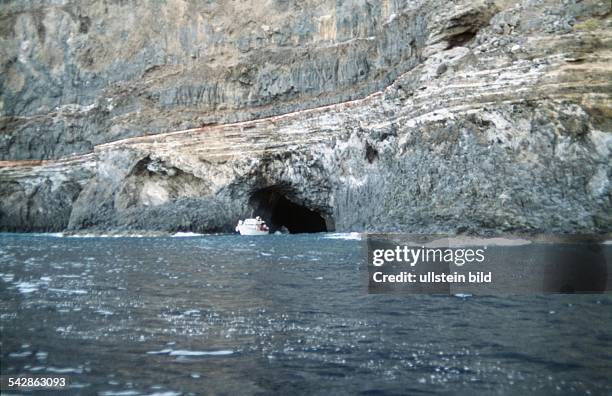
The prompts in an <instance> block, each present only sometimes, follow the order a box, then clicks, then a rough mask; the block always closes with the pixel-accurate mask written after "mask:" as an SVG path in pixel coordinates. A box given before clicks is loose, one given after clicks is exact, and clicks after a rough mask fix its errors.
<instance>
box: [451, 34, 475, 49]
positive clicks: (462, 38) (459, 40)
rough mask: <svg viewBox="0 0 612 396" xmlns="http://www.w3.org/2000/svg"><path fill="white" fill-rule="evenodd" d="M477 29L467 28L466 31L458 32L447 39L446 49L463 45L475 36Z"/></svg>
mask: <svg viewBox="0 0 612 396" xmlns="http://www.w3.org/2000/svg"><path fill="white" fill-rule="evenodd" d="M477 33H478V32H477V31H471V30H468V31H467V32H463V33H458V34H455V35H454V36H452V37H450V38H449V39H448V44H447V45H446V49H447V50H448V49H451V48H455V47H460V46H464V45H465V44H467V43H469V42H470V41H472V39H473V38H474V37H476V34H477Z"/></svg>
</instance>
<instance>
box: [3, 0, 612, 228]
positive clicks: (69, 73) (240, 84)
mask: <svg viewBox="0 0 612 396" xmlns="http://www.w3.org/2000/svg"><path fill="white" fill-rule="evenodd" d="M243 3H244V4H243ZM130 20H132V22H129V21H130ZM2 21H5V22H6V23H4V24H3V28H2V31H1V33H2V40H3V42H2V46H0V48H1V51H3V52H4V53H3V56H2V62H3V64H2V67H3V69H2V70H3V72H2V77H1V80H0V82H1V83H2V90H1V92H0V95H1V100H2V102H0V111H1V112H2V134H1V135H0V139H2V140H1V141H0V155H1V156H2V158H3V159H6V160H11V161H13V162H5V163H4V164H3V165H2V168H0V194H1V195H2V198H3V199H2V202H1V203H0V216H1V217H0V227H2V228H3V229H5V230H42V229H45V230H60V229H65V228H68V229H73V230H80V229H99V230H108V229H120V230H163V231H176V230H190V231H199V232H225V231H231V230H233V227H234V226H235V223H236V221H237V220H238V219H239V218H244V217H245V216H250V215H253V214H260V215H262V216H263V217H264V218H265V219H266V220H267V221H268V222H269V223H270V224H271V225H272V226H273V227H274V228H275V229H283V230H284V229H288V230H289V231H294V232H302V231H304V232H305V231H332V230H336V231H391V230H394V231H397V230H401V231H411V232H449V233H455V232H477V233H497V232H523V231H527V232H529V231H532V232H535V231H537V232H563V233H572V232H587V233H591V232H597V233H599V232H610V231H612V194H611V190H610V173H611V172H612V171H611V167H610V163H612V161H611V155H610V152H611V150H612V135H611V125H612V122H611V121H610V119H611V118H610V116H611V115H612V110H611V92H612V83H611V81H612V67H611V66H610V65H612V62H611V59H610V58H611V54H612V52H611V48H612V46H611V43H612V29H611V22H610V3H609V2H606V1H580V2H575V1H564V2H560V1H523V2H520V1H517V2H513V1H491V2H473V1H459V2H454V3H449V2H446V1H412V2H411V1H406V2H399V1H382V2H366V1H357V0H355V1H344V2H341V1H336V2H331V1H301V2H293V1H270V2H260V1H252V2H229V1H223V2H208V3H198V5H190V4H187V3H184V2H168V6H167V7H159V6H153V5H150V4H148V3H138V2H137V3H136V4H126V5H121V3H120V4H118V5H117V4H111V3H103V2H91V3H86V2H78V3H76V2H75V3H72V2H66V3H65V4H64V3H62V4H59V5H58V4H55V3H53V4H51V3H49V4H43V5H40V3H36V5H34V4H29V3H28V2H13V3H9V4H7V5H4V6H3V10H2ZM188 128H193V129H189V130H187V129H188ZM125 138H127V139H125ZM71 153H76V154H78V155H75V156H72V155H70V154H71ZM58 158H63V159H61V160H52V161H47V162H42V163H40V164H39V163H24V162H20V161H16V160H25V159H29V160H36V159H58Z"/></svg>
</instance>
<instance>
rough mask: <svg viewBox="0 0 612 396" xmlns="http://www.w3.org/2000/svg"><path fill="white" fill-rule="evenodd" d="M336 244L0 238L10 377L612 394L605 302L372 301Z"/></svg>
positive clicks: (199, 385) (88, 387)
mask: <svg viewBox="0 0 612 396" xmlns="http://www.w3.org/2000/svg"><path fill="white" fill-rule="evenodd" d="M330 237H334V235H329V234H310V235H279V236H266V237H251V238H249V237H240V236H204V237H194V238H59V237H52V236H28V235H10V234H5V235H1V236H0V274H1V275H0V279H1V280H0V298H1V303H0V320H1V322H0V325H1V327H0V330H1V342H2V344H1V363H2V364H1V373H2V374H10V375H14V374H36V375H43V374H49V375H68V376H70V378H71V388H70V389H69V390H68V391H67V392H66V391H63V392H61V394H66V393H72V394H87V395H89V394H101V395H121V394H123V395H136V394H166V395H178V394H228V395H233V394H321V395H329V394H376V395H387V394H388V395H391V394H429V393H435V394H460V395H462V394H463V395H473V394H558V395H566V394H592V395H596V394H611V393H612V330H611V329H612V296H610V295H548V296H530V297H503V298H502V297H476V296H475V297H468V298H457V297H446V296H428V295H407V296H401V295H399V296H398V295H369V294H367V292H366V291H367V289H366V285H365V283H364V279H363V264H362V261H363V260H364V253H363V246H362V242H360V241H359V240H354V239H351V238H350V237H349V238H330ZM336 237H337V236H336Z"/></svg>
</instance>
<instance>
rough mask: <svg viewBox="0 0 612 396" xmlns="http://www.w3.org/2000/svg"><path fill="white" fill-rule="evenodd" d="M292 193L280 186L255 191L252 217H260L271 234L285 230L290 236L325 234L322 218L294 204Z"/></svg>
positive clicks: (252, 200) (252, 201) (324, 222)
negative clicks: (313, 233) (268, 227)
mask: <svg viewBox="0 0 612 396" xmlns="http://www.w3.org/2000/svg"><path fill="white" fill-rule="evenodd" d="M293 195H294V193H293V191H291V190H289V189H286V188H283V187H281V186H272V187H267V188H264V189H261V190H257V191H256V192H254V193H253V194H252V195H251V199H250V205H251V207H252V208H253V211H254V215H257V216H261V217H262V218H263V219H264V220H266V222H267V223H268V225H269V226H270V230H271V231H272V232H274V231H277V230H282V229H283V227H284V228H286V229H287V230H288V231H289V232H290V233H291V234H299V233H311V232H326V231H328V230H327V225H326V221H325V219H324V218H323V216H322V215H321V214H320V213H318V212H317V211H315V210H311V209H309V208H307V207H305V206H303V205H300V204H298V203H295V202H294V201H292V200H291V199H290V198H293Z"/></svg>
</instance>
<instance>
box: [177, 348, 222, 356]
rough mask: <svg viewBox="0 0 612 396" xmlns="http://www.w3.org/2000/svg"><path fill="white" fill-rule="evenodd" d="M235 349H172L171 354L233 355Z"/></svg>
mask: <svg viewBox="0 0 612 396" xmlns="http://www.w3.org/2000/svg"><path fill="white" fill-rule="evenodd" d="M233 353H234V351H232V350H229V349H224V350H220V351H189V350H181V349H179V350H176V351H171V352H170V356H227V355H232V354H233Z"/></svg>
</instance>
